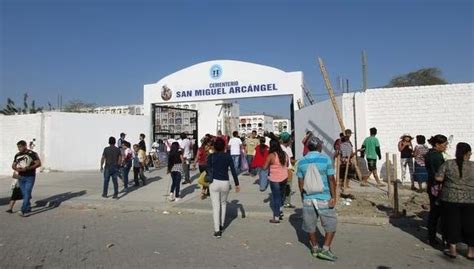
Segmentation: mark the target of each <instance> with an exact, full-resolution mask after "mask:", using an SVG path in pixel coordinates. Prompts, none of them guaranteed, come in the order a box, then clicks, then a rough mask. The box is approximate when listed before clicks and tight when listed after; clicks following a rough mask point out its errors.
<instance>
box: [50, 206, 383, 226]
mask: <svg viewBox="0 0 474 269" xmlns="http://www.w3.org/2000/svg"><path fill="white" fill-rule="evenodd" d="M61 205H62V206H64V207H67V208H70V209H75V210H117V211H118V212H122V213H127V212H153V213H160V214H163V215H182V214H188V215H193V214H198V215H212V208H211V207H210V206H209V208H207V209H204V208H197V207H192V206H186V205H185V204H179V205H171V204H170V205H166V206H162V205H154V206H150V205H144V204H143V203H140V202H127V205H123V204H117V203H114V201H110V200H109V201H100V200H95V201H91V202H85V201H77V200H76V201H65V202H63V203H61ZM58 206H59V205H58ZM287 214H289V215H288V216H292V215H294V214H296V213H294V212H291V213H287ZM239 215H241V214H240V213H239ZM270 215H271V212H270V210H269V209H268V210H258V209H256V208H253V209H251V210H246V211H245V217H244V218H256V219H261V218H268V217H270ZM296 218H299V219H301V218H302V217H301V216H300V215H298V216H296ZM287 219H288V218H287ZM338 221H339V222H340V223H345V224H355V225H371V226H385V225H388V224H389V223H390V221H389V218H388V217H357V216H338Z"/></svg>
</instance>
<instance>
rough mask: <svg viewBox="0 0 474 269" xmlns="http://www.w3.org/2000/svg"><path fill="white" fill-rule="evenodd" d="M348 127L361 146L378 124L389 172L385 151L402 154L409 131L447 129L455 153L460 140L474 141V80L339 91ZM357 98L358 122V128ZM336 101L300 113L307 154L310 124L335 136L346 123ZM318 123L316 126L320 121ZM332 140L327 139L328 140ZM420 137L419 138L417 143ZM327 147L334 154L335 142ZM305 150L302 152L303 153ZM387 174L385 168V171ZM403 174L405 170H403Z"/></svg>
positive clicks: (432, 132)
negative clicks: (400, 146) (400, 147)
mask: <svg viewBox="0 0 474 269" xmlns="http://www.w3.org/2000/svg"><path fill="white" fill-rule="evenodd" d="M337 100H338V103H339V108H340V109H341V111H342V114H343V118H344V124H345V126H346V128H349V129H352V130H353V131H354V130H355V134H354V135H353V136H352V138H351V140H352V142H353V143H355V135H356V136H357V146H358V147H359V148H360V147H361V145H362V142H363V140H364V138H365V137H367V136H368V135H369V129H370V128H371V127H376V128H377V130H378V135H377V137H378V139H379V141H380V144H381V150H382V155H383V160H382V161H381V162H380V163H379V165H378V168H379V171H380V170H382V173H384V171H383V168H384V163H385V153H386V152H389V153H391V154H393V153H396V154H397V159H399V157H400V154H399V152H398V149H397V144H398V141H399V138H400V136H401V135H402V134H403V133H410V134H411V135H412V136H416V135H424V136H425V137H426V139H429V138H430V137H431V136H432V135H436V134H443V135H445V136H447V137H448V138H451V139H450V146H449V148H448V151H447V152H448V154H449V155H450V156H452V157H454V152H455V149H456V144H457V143H458V142H467V143H469V144H470V145H471V147H472V146H474V105H473V104H474V83H463V84H449V85H436V86H418V87H405V88H380V89H369V90H367V91H366V92H365V93H363V92H361V93H348V94H344V95H343V96H338V97H337ZM354 101H355V110H356V118H357V121H356V125H357V128H354V109H353V107H354ZM335 119H336V116H335V113H334V110H333V108H332V105H331V102H330V101H329V100H326V101H323V102H319V103H317V104H315V105H313V106H311V107H305V108H303V109H302V110H300V111H297V112H296V113H295V123H296V152H297V156H301V152H302V145H301V139H302V135H304V133H303V131H304V130H313V129H315V130H316V132H317V133H318V135H319V136H324V135H325V134H326V135H327V137H328V139H327V140H331V137H332V140H331V141H330V142H334V140H335V139H336V138H338V136H339V132H340V128H339V125H338V123H337V120H335ZM315 126H316V127H315ZM325 142H326V143H327V141H325ZM415 144H416V141H414V145H415ZM326 146H327V147H329V149H328V148H327V147H325V149H326V150H325V151H326V153H328V152H330V154H333V151H332V145H326ZM298 154H300V155H298ZM382 175H383V174H382ZM398 175H400V170H399V173H398Z"/></svg>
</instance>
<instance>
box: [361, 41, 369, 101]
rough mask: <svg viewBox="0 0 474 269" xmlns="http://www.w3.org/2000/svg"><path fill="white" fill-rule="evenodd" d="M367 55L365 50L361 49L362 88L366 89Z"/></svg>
mask: <svg viewBox="0 0 474 269" xmlns="http://www.w3.org/2000/svg"><path fill="white" fill-rule="evenodd" d="M367 87H368V86H367V55H366V54H365V50H363V51H362V90H363V91H364V92H365V91H366V90H367Z"/></svg>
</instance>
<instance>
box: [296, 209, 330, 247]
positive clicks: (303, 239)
mask: <svg viewBox="0 0 474 269" xmlns="http://www.w3.org/2000/svg"><path fill="white" fill-rule="evenodd" d="M288 220H289V222H290V223H291V226H293V228H294V229H295V232H296V236H297V237H298V241H299V242H300V243H301V244H303V245H305V246H306V247H307V248H309V249H311V245H310V243H309V239H308V233H307V232H305V231H303V228H302V225H303V210H302V209H301V208H297V209H295V211H294V213H293V214H291V215H290V217H289V218H288ZM316 234H317V236H318V244H320V245H322V244H323V242H324V237H323V234H322V233H321V230H319V227H316Z"/></svg>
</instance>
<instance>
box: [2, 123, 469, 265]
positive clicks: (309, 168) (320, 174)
mask: <svg viewBox="0 0 474 269" xmlns="http://www.w3.org/2000/svg"><path fill="white" fill-rule="evenodd" d="M351 135H352V131H351V130H345V131H344V132H343V133H341V134H340V137H339V139H337V140H336V141H335V143H334V151H335V155H334V156H331V157H329V156H328V155H326V154H324V153H322V151H323V146H324V145H323V142H322V141H321V140H320V139H319V138H318V137H316V136H315V135H314V134H313V133H312V132H307V133H306V135H305V137H304V139H303V141H302V143H303V157H302V158H300V159H299V160H295V157H294V154H293V152H292V147H291V145H292V143H293V138H292V136H291V135H290V134H289V133H286V132H283V133H280V134H279V135H275V134H273V133H269V134H266V135H265V136H257V133H256V132H255V131H254V132H252V133H251V134H250V135H249V136H248V137H240V136H239V133H238V132H236V131H235V132H233V134H232V137H228V136H227V135H223V134H222V133H221V132H218V133H217V135H215V136H214V135H211V134H206V135H205V136H204V137H203V138H202V139H201V140H200V146H199V147H197V143H195V142H193V141H192V140H191V139H189V138H188V136H187V134H185V133H183V134H181V135H180V138H179V139H178V140H174V139H165V140H158V141H157V142H156V143H153V145H152V151H151V153H150V154H147V153H146V152H147V151H146V144H145V135H144V134H140V136H139V142H138V143H137V144H133V145H132V144H131V143H130V142H128V141H127V140H126V134H124V133H121V134H120V138H119V139H118V141H116V139H115V138H114V137H110V138H109V140H108V144H109V146H108V147H106V148H104V150H103V153H102V158H101V162H100V170H101V172H103V178H104V181H103V191H102V197H104V198H108V190H109V182H110V179H112V184H113V195H112V198H114V199H118V194H119V184H118V178H121V179H122V180H123V186H124V187H123V190H122V192H128V191H129V173H130V171H131V170H132V167H133V180H134V183H135V186H137V187H138V186H140V181H141V182H142V185H146V184H147V178H146V176H145V171H146V170H147V169H148V166H150V165H153V166H155V167H158V168H159V167H165V168H166V171H167V173H168V174H170V179H171V187H170V193H169V198H168V199H169V201H170V202H177V201H179V200H180V199H181V198H182V197H181V194H180V185H181V184H190V183H191V178H190V170H194V169H196V168H198V169H199V173H200V179H199V181H198V183H199V184H200V185H201V186H202V189H201V198H202V199H206V198H207V197H208V196H210V199H211V205H212V211H213V223H214V234H213V235H214V236H215V237H216V238H220V237H221V236H222V233H223V231H224V229H225V227H226V222H225V220H226V206H227V198H228V195H229V192H230V190H231V184H230V177H229V171H230V173H231V175H232V178H233V183H234V185H235V191H236V192H240V182H239V175H241V174H244V173H245V174H247V175H250V176H252V177H255V178H256V179H255V181H254V184H257V185H258V189H259V190H260V191H262V192H263V191H265V190H267V188H268V186H270V191H271V211H272V217H271V219H270V220H269V222H270V223H272V224H277V223H280V222H281V221H282V220H283V218H284V214H283V210H282V209H283V208H284V207H286V208H294V205H293V204H292V203H291V200H292V199H291V196H292V194H293V193H294V192H293V191H292V189H291V186H292V179H293V177H294V176H296V177H297V180H298V184H297V185H298V188H299V192H300V198H301V201H302V204H303V210H302V215H303V224H302V229H303V230H304V231H305V232H306V233H308V238H309V239H308V240H309V242H310V245H311V254H312V255H313V256H315V257H318V258H321V259H325V260H329V261H335V260H337V257H336V256H335V255H334V254H333V252H332V251H331V244H332V242H333V240H334V237H335V233H336V228H337V214H336V209H335V206H336V200H337V197H336V186H337V182H336V177H335V174H336V170H339V171H341V172H344V173H342V174H340V175H341V176H342V175H343V178H344V177H347V173H348V170H349V167H353V168H354V167H356V168H357V169H356V170H359V171H356V174H358V177H359V180H360V182H361V186H368V179H369V177H370V176H371V175H373V176H374V179H375V180H376V183H377V186H383V185H384V184H383V183H382V182H381V180H380V179H379V177H378V174H377V161H378V160H381V158H382V155H381V147H380V143H379V140H378V139H377V137H376V135H377V129H376V128H371V129H370V136H369V137H367V138H366V139H365V140H364V142H363V143H362V147H361V148H360V149H356V150H354V147H353V145H352V143H351V141H350V137H351ZM413 139H414V138H413V137H411V136H410V135H409V134H403V135H402V136H401V137H400V142H399V144H398V150H399V151H400V158H401V159H400V164H401V167H402V181H403V182H404V181H406V172H407V169H406V168H407V167H408V172H409V176H410V181H411V188H412V189H413V190H416V191H422V190H423V188H422V186H423V185H422V184H423V183H425V184H426V191H427V192H428V196H429V200H430V212H429V218H428V225H427V227H428V241H429V243H430V244H431V245H433V246H435V245H437V244H445V245H446V246H447V248H446V249H445V250H444V253H445V254H446V255H447V256H449V257H452V258H455V257H456V256H457V250H456V244H457V243H460V242H464V243H466V244H467V245H468V253H467V257H468V258H469V259H474V164H473V162H472V161H470V157H471V147H470V145H469V144H467V143H463V142H460V143H458V144H457V146H456V156H455V159H452V160H450V159H448V158H447V155H446V154H445V151H446V148H447V144H448V140H447V138H446V137H445V136H443V135H435V136H433V137H431V138H430V139H429V140H428V143H429V144H430V145H431V146H432V147H431V148H428V147H427V146H426V145H425V142H426V138H425V137H424V136H422V135H418V136H416V142H417V145H416V146H415V147H413V145H412V140H413ZM17 147H18V151H19V152H18V153H17V154H16V155H15V157H14V161H13V164H12V169H13V170H14V175H13V177H14V178H15V179H16V181H15V182H14V184H13V185H12V199H11V200H12V202H11V203H10V208H9V210H8V211H7V212H9V213H12V212H13V206H14V201H15V200H20V199H23V205H22V207H21V211H20V214H21V215H23V216H24V215H26V214H28V213H29V212H30V211H31V204H30V200H31V193H32V189H33V186H34V181H35V175H36V169H37V168H38V167H40V166H41V161H40V159H39V157H38V154H36V153H35V152H34V151H33V150H31V149H28V147H27V143H26V142H25V141H19V142H18V144H17ZM357 153H359V154H360V156H361V158H357ZM335 159H337V160H338V162H339V161H340V162H339V163H340V165H341V166H340V167H338V169H335V168H336V167H335V165H334V162H335V161H334V160H335ZM361 160H362V161H364V162H365V165H363V166H361V165H360V163H361V162H360V161H361ZM415 182H417V183H418V188H416V187H415ZM345 184H347V182H346V181H344V183H343V184H342V185H343V189H346V188H349V186H348V185H345ZM318 221H320V222H321V225H322V227H323V229H324V232H325V235H324V241H323V243H322V244H318V241H317V235H316V226H317V223H318ZM439 222H440V223H441V226H442V229H441V235H442V241H439V240H438V237H437V232H438V223H439Z"/></svg>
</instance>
